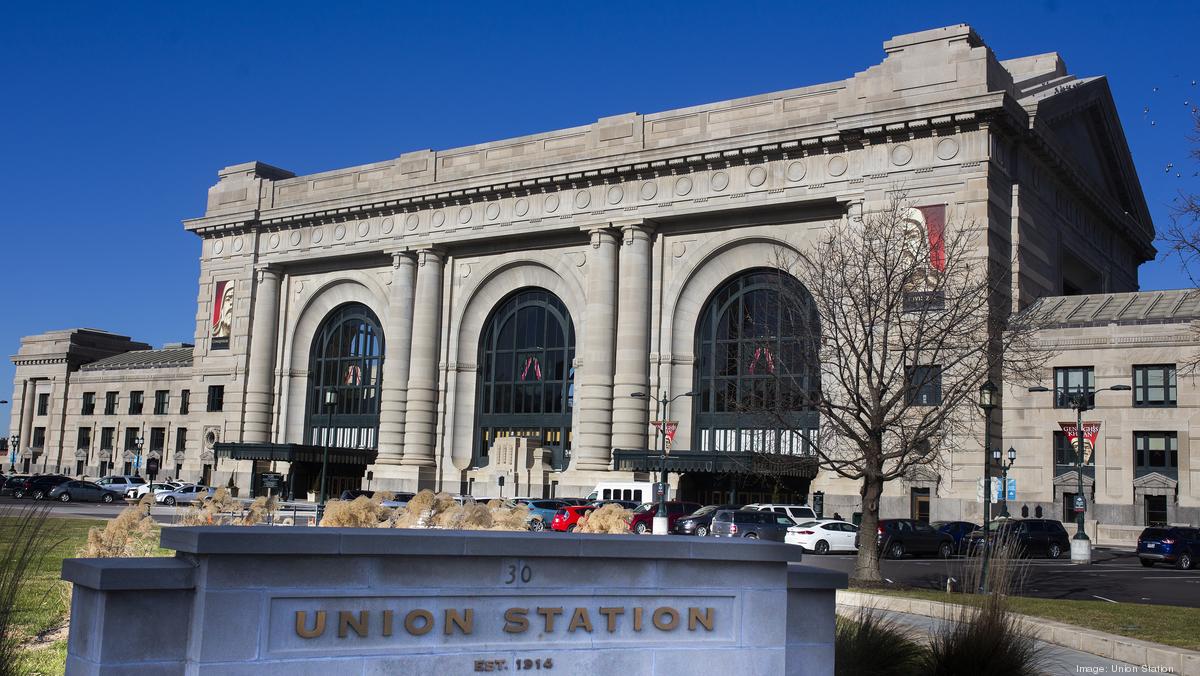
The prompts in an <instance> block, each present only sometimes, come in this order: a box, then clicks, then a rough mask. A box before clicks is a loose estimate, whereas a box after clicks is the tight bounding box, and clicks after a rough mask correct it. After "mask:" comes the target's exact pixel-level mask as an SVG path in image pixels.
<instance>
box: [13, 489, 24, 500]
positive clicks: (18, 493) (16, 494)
mask: <svg viewBox="0 0 1200 676" xmlns="http://www.w3.org/2000/svg"><path fill="white" fill-rule="evenodd" d="M13 497H14V498H16V499H18V500H20V499H21V498H23V497H25V491H22V490H15V491H13Z"/></svg>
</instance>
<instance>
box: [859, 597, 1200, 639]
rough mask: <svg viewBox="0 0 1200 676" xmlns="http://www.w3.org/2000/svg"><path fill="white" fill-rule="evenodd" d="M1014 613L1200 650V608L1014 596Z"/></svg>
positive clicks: (950, 599)
mask: <svg viewBox="0 0 1200 676" xmlns="http://www.w3.org/2000/svg"><path fill="white" fill-rule="evenodd" d="M851 591H856V592H866V593H869V594H881V595H884V596H902V597H905V598H915V599H924V600H928V601H941V602H943V603H970V602H971V600H972V598H973V597H972V595H970V594H948V593H946V592H941V591H935V590H932V589H895V590H893V589H878V588H862V589H856V588H852V589H851ZM1008 600H1009V602H1010V607H1011V608H1012V610H1013V611H1014V612H1017V613H1021V614H1022V615H1031V616H1033V617H1044V618H1046V619H1048V620H1054V621H1056V622H1062V623H1064V624H1074V625H1078V626H1080V627H1086V628H1088V629H1095V630H1097V631H1104V632H1108V633H1110V634H1116V635H1118V636H1128V637H1129V638H1136V639H1140V640H1143V641H1152V642H1154V643H1162V644H1165V645H1170V646H1175V647H1177V648H1187V649H1189V650H1200V608H1184V607H1178V606H1155V605H1146V604H1138V603H1108V602H1107V601H1073V600H1064V599H1037V598H1029V597H1026V596H1010V597H1009V599H1008Z"/></svg>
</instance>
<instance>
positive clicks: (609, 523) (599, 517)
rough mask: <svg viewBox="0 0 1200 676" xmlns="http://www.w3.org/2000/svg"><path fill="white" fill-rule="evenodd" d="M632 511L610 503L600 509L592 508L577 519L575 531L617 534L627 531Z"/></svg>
mask: <svg viewBox="0 0 1200 676" xmlns="http://www.w3.org/2000/svg"><path fill="white" fill-rule="evenodd" d="M632 518H633V512H632V511H630V510H628V509H625V508H624V507H622V506H620V505H618V504H615V503H610V504H607V505H604V506H603V507H601V508H600V509H596V510H593V511H592V512H591V513H590V514H586V515H584V516H582V517H580V519H579V524H578V528H576V529H575V532H576V533H608V534H611V535H619V534H621V533H628V532H629V520H630V519H632Z"/></svg>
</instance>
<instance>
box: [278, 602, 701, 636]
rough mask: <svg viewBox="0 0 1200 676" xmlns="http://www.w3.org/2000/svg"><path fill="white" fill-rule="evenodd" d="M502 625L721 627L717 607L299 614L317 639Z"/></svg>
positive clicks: (546, 630) (303, 627)
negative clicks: (482, 613)
mask: <svg viewBox="0 0 1200 676" xmlns="http://www.w3.org/2000/svg"><path fill="white" fill-rule="evenodd" d="M477 619H479V620H480V621H485V622H496V623H498V624H499V625H500V626H501V627H502V628H503V631H504V632H505V633H507V634H524V633H525V632H527V631H530V630H533V631H539V632H541V633H543V634H556V633H563V634H572V633H576V632H584V633H588V634H590V633H594V632H607V633H609V634H615V633H617V632H618V631H624V630H626V629H632V631H633V632H635V633H640V632H643V631H650V630H654V631H659V632H672V631H676V630H679V629H682V628H683V627H685V626H686V628H687V631H701V630H703V631H707V632H712V631H713V628H714V626H715V622H716V611H715V609H714V608H712V607H695V606H693V607H688V608H682V609H681V608H674V607H672V606H659V607H655V608H644V607H641V606H634V607H632V608H629V607H625V606H599V607H595V608H588V607H582V606H580V607H575V608H564V607H562V606H557V607H546V606H535V607H518V606H514V607H510V608H507V609H505V610H504V612H503V614H502V615H500V616H498V617H491V616H487V617H479V618H477V613H476V612H475V609H474V608H446V609H445V610H443V611H442V613H441V614H440V617H439V615H437V614H435V613H434V612H432V611H430V610H426V609H424V608H414V609H411V610H407V611H403V610H392V609H387V610H365V609H358V610H337V611H333V610H312V611H305V610H297V611H295V621H296V624H295V627H296V635H297V636H299V637H300V638H305V639H315V638H320V637H322V636H324V635H325V634H326V633H327V632H329V633H333V632H336V634H337V637H338V638H350V637H353V636H357V637H360V638H366V637H369V636H383V637H389V636H394V635H408V636H425V635H427V634H431V633H441V634H443V635H445V636H455V635H462V636H470V635H472V634H473V633H474V632H475V627H476V620H477Z"/></svg>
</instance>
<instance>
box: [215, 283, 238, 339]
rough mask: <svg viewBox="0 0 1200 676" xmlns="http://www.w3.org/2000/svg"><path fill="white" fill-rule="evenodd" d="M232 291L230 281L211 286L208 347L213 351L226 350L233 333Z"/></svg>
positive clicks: (232, 286) (232, 284)
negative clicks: (210, 321) (210, 320)
mask: <svg viewBox="0 0 1200 676" xmlns="http://www.w3.org/2000/svg"><path fill="white" fill-rule="evenodd" d="M233 290H234V283H233V282H232V281H229V280H226V281H220V282H215V283H214V284H213V297H212V326H211V330H210V332H209V336H210V338H211V342H210V346H211V348H212V349H214V350H228V349H229V337H230V335H232V333H233Z"/></svg>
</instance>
